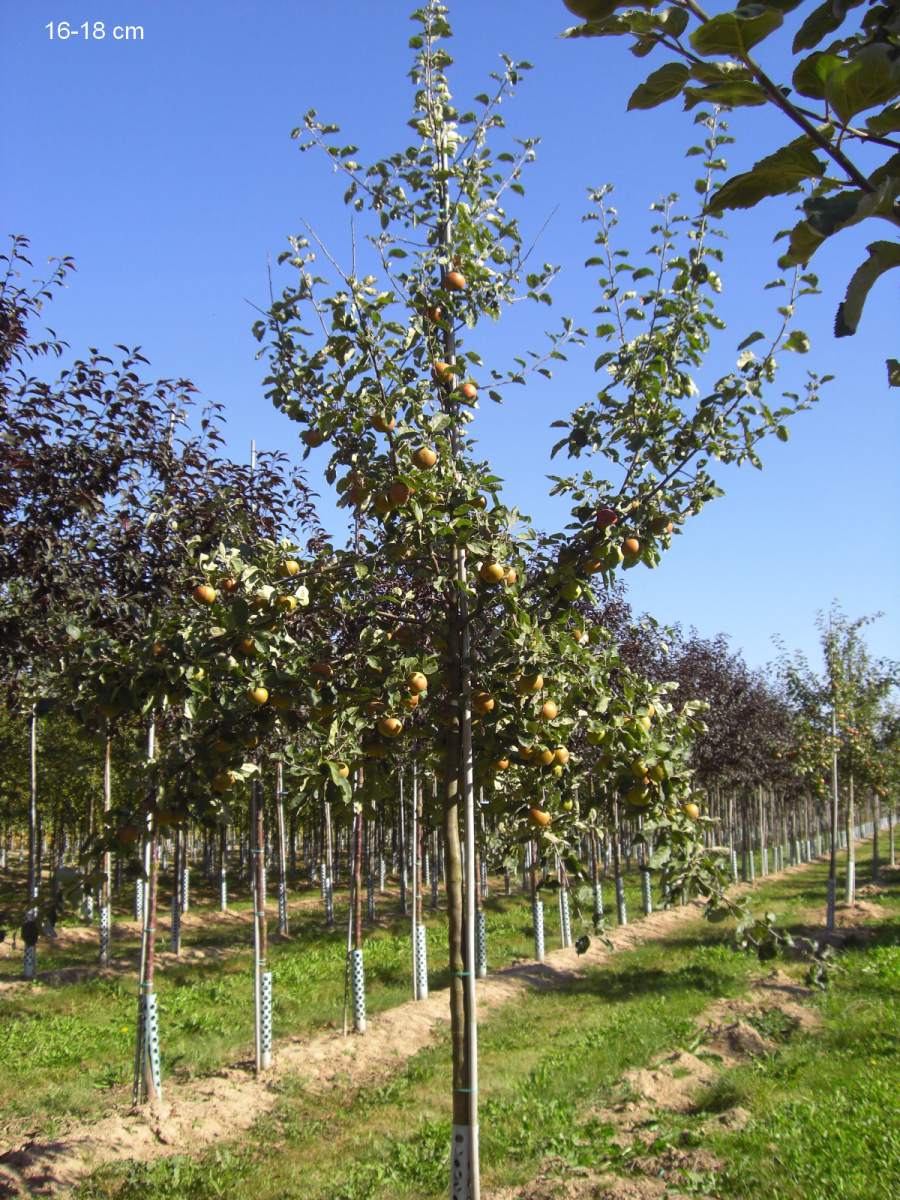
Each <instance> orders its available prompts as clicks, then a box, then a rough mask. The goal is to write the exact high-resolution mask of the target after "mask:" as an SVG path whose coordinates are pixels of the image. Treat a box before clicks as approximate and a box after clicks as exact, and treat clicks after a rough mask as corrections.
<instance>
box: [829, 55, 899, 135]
mask: <svg viewBox="0 0 900 1200" xmlns="http://www.w3.org/2000/svg"><path fill="white" fill-rule="evenodd" d="M895 53H896V52H895V51H894V50H893V48H892V47H890V46H889V45H887V43H881V44H879V45H874V46H865V47H863V49H862V50H860V51H859V52H858V53H857V54H855V55H854V56H853V58H852V59H850V61H849V62H847V63H845V64H843V65H842V66H841V67H839V68H838V69H837V70H835V71H832V72H831V74H830V75H829V76H828V81H827V83H826V86H825V99H826V100H827V101H828V103H829V104H830V105H831V107H832V108H833V109H834V111H835V112H836V113H837V115H838V116H839V117H840V119H841V120H842V121H843V122H844V123H845V124H846V123H847V122H848V121H849V120H850V119H851V118H852V117H855V116H856V114H857V113H860V112H865V110H866V109H867V108H874V107H875V105H876V104H886V103H887V102H888V101H889V100H894V99H896V97H897V93H898V91H900V59H898V58H895V57H894V55H895Z"/></svg>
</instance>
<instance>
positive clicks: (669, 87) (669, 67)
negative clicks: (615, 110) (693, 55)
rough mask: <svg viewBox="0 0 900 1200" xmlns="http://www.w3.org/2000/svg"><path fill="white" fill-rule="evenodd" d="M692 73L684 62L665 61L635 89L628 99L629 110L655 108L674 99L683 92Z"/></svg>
mask: <svg viewBox="0 0 900 1200" xmlns="http://www.w3.org/2000/svg"><path fill="white" fill-rule="evenodd" d="M690 74H691V73H690V71H689V70H688V68H687V67H686V66H685V64H684V63H680V62H670V63H665V64H664V65H663V66H661V67H660V68H659V69H658V70H656V71H654V72H653V73H652V74H651V75H648V76H647V78H646V79H645V80H644V82H643V83H642V84H640V85H639V86H638V87H636V88H635V89H634V91H633V92H632V93H631V98H630V99H629V101H628V109H629V111H631V109H634V108H655V107H656V106H657V104H663V103H664V102H665V101H666V100H672V99H673V98H674V97H675V96H678V95H680V94H681V89H682V88H683V87H684V84H685V82H686V81H687V80H688V79H689V78H690Z"/></svg>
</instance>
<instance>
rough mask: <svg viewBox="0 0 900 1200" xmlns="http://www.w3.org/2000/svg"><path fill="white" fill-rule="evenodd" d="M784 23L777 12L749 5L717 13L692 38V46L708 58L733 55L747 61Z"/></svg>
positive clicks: (695, 31) (756, 5)
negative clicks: (757, 47) (756, 48)
mask: <svg viewBox="0 0 900 1200" xmlns="http://www.w3.org/2000/svg"><path fill="white" fill-rule="evenodd" d="M783 21H784V17H783V16H782V14H781V13H780V12H778V11H777V9H773V8H766V7H765V5H762V4H745V5H743V6H741V7H740V8H736V9H735V10H734V12H724V13H717V14H716V16H714V17H712V18H711V19H710V20H709V21H705V22H704V23H703V24H702V25H701V26H699V28H697V29H695V30H694V32H693V33H692V34H691V38H690V41H691V46H692V47H693V48H694V49H695V50H696V51H697V53H698V54H702V55H704V56H706V57H710V56H712V55H713V54H729V55H731V56H732V57H734V58H743V57H744V56H745V55H746V54H748V53H749V51H750V50H752V48H753V47H754V46H755V45H756V44H757V43H758V42H761V41H762V40H763V38H766V37H768V36H769V34H770V33H772V32H773V31H774V30H776V29H778V27H779V26H780V25H781V24H782V22H783Z"/></svg>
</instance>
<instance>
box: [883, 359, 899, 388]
mask: <svg viewBox="0 0 900 1200" xmlns="http://www.w3.org/2000/svg"><path fill="white" fill-rule="evenodd" d="M885 366H886V367H887V374H888V387H900V360H898V359H896V358H889V359H888V360H887V362H886V363H885Z"/></svg>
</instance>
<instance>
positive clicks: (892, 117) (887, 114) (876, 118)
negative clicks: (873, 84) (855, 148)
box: [866, 104, 900, 134]
mask: <svg viewBox="0 0 900 1200" xmlns="http://www.w3.org/2000/svg"><path fill="white" fill-rule="evenodd" d="M866 129H868V130H870V131H871V132H872V133H878V134H885V133H897V132H900V104H889V105H888V106H887V108H886V109H884V111H883V112H880V113H875V114H874V115H873V116H871V117H866Z"/></svg>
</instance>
